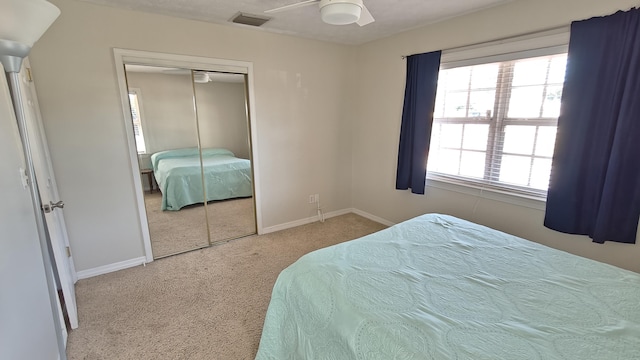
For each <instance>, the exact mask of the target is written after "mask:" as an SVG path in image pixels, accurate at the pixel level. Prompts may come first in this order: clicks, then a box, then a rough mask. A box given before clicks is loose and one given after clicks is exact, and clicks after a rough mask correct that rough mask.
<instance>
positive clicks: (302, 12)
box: [83, 0, 514, 45]
mask: <svg viewBox="0 0 640 360" xmlns="http://www.w3.org/2000/svg"><path fill="white" fill-rule="evenodd" d="M83 1H86V2H91V3H96V4H102V5H109V6H116V7H123V8H128V9H132V10H138V11H144V12H151V13H157V14H164V15H170V16H176V17H181V18H186V19H192V20H200V21H207V22H211V23H216V24H225V25H229V26H240V27H249V28H255V27H250V26H248V25H239V24H234V23H231V22H229V20H230V19H231V18H232V17H234V16H235V15H236V14H238V13H239V12H242V13H246V14H253V15H260V16H265V15H267V14H264V11H265V10H269V9H273V8H277V7H280V6H284V5H289V4H293V3H296V2H300V1H302V0H83ZM511 1H514V0H364V3H365V5H366V6H367V8H368V9H369V11H370V12H371V14H372V15H373V17H374V18H375V19H376V21H375V22H374V23H371V24H369V25H366V26H363V27H360V26H358V25H357V24H351V25H342V26H337V25H328V24H325V23H323V22H322V20H320V12H319V8H318V6H317V5H311V6H306V7H302V8H297V9H293V10H290V11H286V12H279V13H275V14H270V15H269V16H271V17H272V18H273V19H272V20H270V21H269V22H267V23H266V24H264V25H262V26H261V27H260V28H258V29H262V30H264V31H270V32H277V33H283V34H290V35H293V36H299V37H304V38H311V39H317V40H323V41H329V42H334V43H341V44H348V45H359V44H364V43H366V42H369V41H373V40H377V39H381V38H384V37H388V36H391V35H394V34H398V33H401V32H403V31H406V30H409V29H413V28H416V27H420V26H423V25H427V24H430V23H434V22H438V21H442V20H445V19H449V18H452V17H455V16H460V15H463V14H467V13H471V12H474V11H478V10H482V9H485V8H488V7H492V6H496V5H500V4H504V3H507V2H511Z"/></svg>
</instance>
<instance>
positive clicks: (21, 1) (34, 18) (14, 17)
mask: <svg viewBox="0 0 640 360" xmlns="http://www.w3.org/2000/svg"><path fill="white" fill-rule="evenodd" d="M59 15H60V9H58V8H57V7H55V6H54V5H52V4H51V3H49V2H47V1H45V0H2V1H1V2H0V62H2V65H3V66H4V69H5V71H6V72H19V71H20V66H21V65H22V59H23V58H25V57H26V56H27V55H29V52H30V51H31V47H32V46H33V44H34V43H35V42H36V41H38V39H40V37H41V36H42V34H44V32H45V31H46V30H47V29H48V28H49V26H51V24H52V23H53V22H54V21H55V19H57V18H58V16H59ZM16 67H17V68H16Z"/></svg>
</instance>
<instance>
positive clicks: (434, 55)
mask: <svg viewBox="0 0 640 360" xmlns="http://www.w3.org/2000/svg"><path fill="white" fill-rule="evenodd" d="M441 55H442V52H441V51H434V52H430V53H424V54H417V55H411V56H408V57H407V81H406V85H405V92H404V106H403V109H402V124H401V128H400V145H399V149H398V169H397V173H396V189H398V190H407V189H411V192H412V193H414V194H424V188H425V181H426V176H427V156H428V153H429V141H430V140H431V125H432V123H433V111H434V108H435V103H436V90H437V88H438V72H439V71H440V57H441Z"/></svg>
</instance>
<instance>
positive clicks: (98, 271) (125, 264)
mask: <svg viewBox="0 0 640 360" xmlns="http://www.w3.org/2000/svg"><path fill="white" fill-rule="evenodd" d="M349 213H354V214H357V215H360V216H362V217H364V218H367V219H369V220H373V221H375V222H378V223H380V224H383V225H386V226H393V225H395V223H394V222H391V221H389V220H387V219H383V218H381V217H379V216H375V215H372V214H369V213H368V212H365V211H362V210H358V209H354V208H348V209H342V210H336V211H331V212H328V213H326V214H324V218H325V219H329V218H332V217H336V216H340V215H345V214H349ZM319 220H320V219H319V218H318V216H311V217H308V218H305V219H300V220H295V221H290V222H287V223H284V224H279V225H274V226H270V227H266V228H263V229H262V231H263V232H262V233H263V234H268V233H272V232H276V231H280V230H286V229H290V228H294V227H296V226H301V225H306V224H311V223H313V222H316V221H319ZM146 263H147V259H146V257H144V256H141V257H138V258H135V259H130V260H125V261H121V262H117V263H114V264H109V265H103V266H98V267H96V268H92V269H87V270H82V271H78V272H77V275H78V279H87V278H90V277H94V276H98V275H103V274H107V273H110V272H114V271H118V270H123V269H127V268H130V267H134V266H138V265H144V264H146Z"/></svg>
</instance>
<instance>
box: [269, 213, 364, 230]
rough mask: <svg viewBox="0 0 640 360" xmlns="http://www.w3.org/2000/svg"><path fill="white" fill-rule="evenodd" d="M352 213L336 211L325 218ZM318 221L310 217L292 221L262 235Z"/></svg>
mask: <svg viewBox="0 0 640 360" xmlns="http://www.w3.org/2000/svg"><path fill="white" fill-rule="evenodd" d="M350 212H351V209H342V210H336V211H332V212H328V213H326V214H324V218H325V219H329V218H332V217H336V216H340V215H344V214H348V213H350ZM316 221H320V219H319V218H318V216H311V217H308V218H305V219H300V220H296V221H291V222H288V223H284V224H279V225H274V226H269V227H266V228H263V229H262V233H263V234H268V233H272V232H276V231H280V230H286V229H290V228H294V227H296V226H301V225H306V224H311V223H312V222H316Z"/></svg>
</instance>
